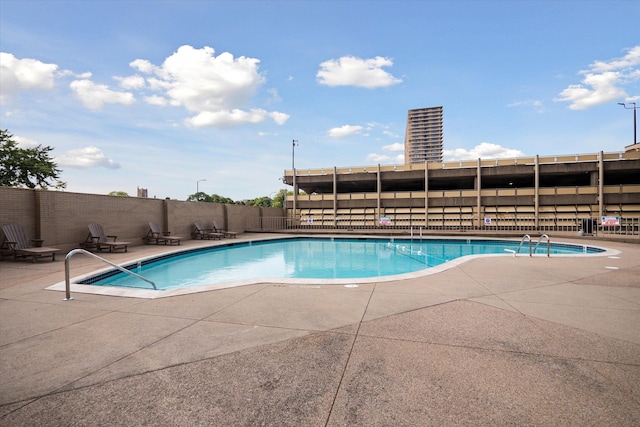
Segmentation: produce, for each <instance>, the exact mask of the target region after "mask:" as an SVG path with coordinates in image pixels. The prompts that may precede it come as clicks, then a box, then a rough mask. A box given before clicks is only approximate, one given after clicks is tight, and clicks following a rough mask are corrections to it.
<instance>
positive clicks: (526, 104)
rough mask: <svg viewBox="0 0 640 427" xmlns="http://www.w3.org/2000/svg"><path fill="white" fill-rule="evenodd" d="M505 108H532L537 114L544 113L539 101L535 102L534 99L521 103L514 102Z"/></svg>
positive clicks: (541, 103) (542, 105)
mask: <svg viewBox="0 0 640 427" xmlns="http://www.w3.org/2000/svg"><path fill="white" fill-rule="evenodd" d="M507 107H509V108H515V107H527V108H533V109H534V110H535V111H536V112H538V113H544V111H545V109H544V104H543V102H542V101H539V100H536V99H527V100H523V101H515V102H512V103H511V104H508V105H507Z"/></svg>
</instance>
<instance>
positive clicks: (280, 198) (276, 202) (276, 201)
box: [271, 188, 293, 208]
mask: <svg viewBox="0 0 640 427" xmlns="http://www.w3.org/2000/svg"><path fill="white" fill-rule="evenodd" d="M289 193H291V194H293V191H291V192H288V191H287V189H286V188H283V189H281V190H280V191H278V193H277V194H276V195H275V196H274V197H273V202H272V203H271V206H273V207H274V208H282V207H284V201H285V200H286V198H287V194H289Z"/></svg>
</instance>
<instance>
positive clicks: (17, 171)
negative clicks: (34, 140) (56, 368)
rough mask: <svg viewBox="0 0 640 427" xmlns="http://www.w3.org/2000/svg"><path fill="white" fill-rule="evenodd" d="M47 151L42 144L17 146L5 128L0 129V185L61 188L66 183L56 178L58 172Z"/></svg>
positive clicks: (46, 147) (49, 149)
mask: <svg viewBox="0 0 640 427" xmlns="http://www.w3.org/2000/svg"><path fill="white" fill-rule="evenodd" d="M51 150H53V148H51V147H49V146H45V147H43V146H42V145H38V146H37V147H34V148H20V147H18V144H17V143H16V142H15V141H14V140H13V135H12V134H10V133H9V131H8V130H7V129H4V130H1V129H0V185H2V186H5V187H27V188H36V187H40V188H42V189H46V188H49V187H54V188H57V189H63V188H65V187H66V183H64V182H61V181H59V180H58V178H59V174H60V172H61V171H60V169H58V166H57V165H56V163H55V162H54V161H53V159H52V158H51V157H50V155H49V152H50V151H51Z"/></svg>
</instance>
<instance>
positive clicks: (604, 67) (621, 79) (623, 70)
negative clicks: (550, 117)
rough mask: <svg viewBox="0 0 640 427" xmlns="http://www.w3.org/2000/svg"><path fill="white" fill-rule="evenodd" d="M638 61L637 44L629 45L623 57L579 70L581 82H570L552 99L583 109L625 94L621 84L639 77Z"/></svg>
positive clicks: (622, 96) (639, 59)
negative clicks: (630, 46) (582, 76)
mask: <svg viewBox="0 0 640 427" xmlns="http://www.w3.org/2000/svg"><path fill="white" fill-rule="evenodd" d="M638 65H640V45H638V46H635V47H633V48H631V49H629V50H628V52H627V54H626V55H625V56H624V57H622V58H617V59H612V60H610V61H596V62H594V63H593V64H591V66H590V68H589V69H588V70H583V71H580V74H582V75H584V78H583V79H582V82H581V83H580V84H573V85H569V86H568V87H567V88H566V89H564V90H563V91H562V92H560V94H559V96H558V97H557V98H555V99H554V101H556V102H570V103H571V104H570V105H569V108H570V109H572V110H584V109H587V108H590V107H593V106H595V105H600V104H604V103H608V102H613V101H615V100H617V99H621V98H625V97H626V96H627V93H626V92H625V90H624V89H623V87H622V86H624V85H625V84H627V83H629V82H631V81H636V80H640V70H639V69H637V68H634V67H637V66H638Z"/></svg>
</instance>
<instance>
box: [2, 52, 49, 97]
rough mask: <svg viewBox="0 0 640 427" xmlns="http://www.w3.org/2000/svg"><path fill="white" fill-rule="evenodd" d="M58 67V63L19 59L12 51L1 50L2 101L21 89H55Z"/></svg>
mask: <svg viewBox="0 0 640 427" xmlns="http://www.w3.org/2000/svg"><path fill="white" fill-rule="evenodd" d="M57 69H58V66H57V65H56V64H45V63H44V62H40V61H38V60H37V59H30V58H25V59H18V58H16V57H15V56H13V55H12V54H10V53H6V52H0V103H3V104H4V103H6V102H7V101H8V100H9V99H10V98H11V97H13V96H14V95H16V94H17V93H19V92H21V91H28V90H36V89H40V90H51V89H53V86H54V81H55V72H56V70H57Z"/></svg>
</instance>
